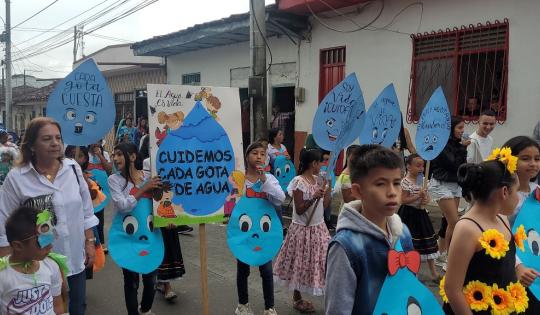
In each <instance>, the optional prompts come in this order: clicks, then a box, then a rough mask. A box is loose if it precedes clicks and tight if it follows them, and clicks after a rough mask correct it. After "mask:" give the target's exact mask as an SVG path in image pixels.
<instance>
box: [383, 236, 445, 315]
mask: <svg viewBox="0 0 540 315" xmlns="http://www.w3.org/2000/svg"><path fill="white" fill-rule="evenodd" d="M419 269H420V254H418V252H414V251H411V252H404V251H403V249H402V246H401V242H400V241H398V242H397V243H396V248H395V250H390V251H389V252H388V271H389V274H388V275H387V276H386V279H385V280H384V283H383V286H382V288H381V291H380V292H379V297H378V299H377V304H376V305H375V310H374V311H373V314H374V315H421V314H423V315H443V314H444V312H443V310H442V308H441V306H440V304H439V302H438V301H437V299H436V298H435V296H434V295H433V293H431V291H430V290H429V289H428V288H427V287H426V286H424V284H422V282H420V280H418V278H417V277H416V273H417V272H418V270H419Z"/></svg>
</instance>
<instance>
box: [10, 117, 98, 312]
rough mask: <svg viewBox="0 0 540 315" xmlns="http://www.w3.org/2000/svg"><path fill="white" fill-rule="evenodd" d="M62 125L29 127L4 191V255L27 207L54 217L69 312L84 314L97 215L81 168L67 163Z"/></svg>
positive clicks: (46, 121) (48, 122) (40, 122)
mask: <svg viewBox="0 0 540 315" xmlns="http://www.w3.org/2000/svg"><path fill="white" fill-rule="evenodd" d="M63 154H64V145H63V141H62V135H61V130H60V125H59V124H58V123H57V122H56V121H54V120H52V119H50V118H46V117H39V118H35V119H33V120H32V121H31V122H30V124H29V125H28V127H27V129H26V133H25V135H24V138H23V141H22V144H21V158H20V161H18V163H17V166H16V167H14V168H13V169H12V170H11V171H10V172H9V174H8V176H7V177H6V180H5V181H4V185H3V186H2V188H1V190H0V256H5V255H7V254H9V252H10V249H9V244H8V242H7V239H6V231H5V227H4V225H5V222H6V219H7V217H8V216H9V215H10V213H11V212H12V211H13V210H15V209H16V208H17V207H19V206H21V205H26V206H32V207H35V208H37V209H39V210H43V209H49V210H50V211H51V212H53V213H54V219H53V224H54V225H55V231H56V233H55V234H56V239H55V241H54V243H53V251H54V252H56V253H60V254H63V255H65V256H67V258H68V267H69V274H68V275H67V278H68V285H69V290H70V291H69V313H70V314H72V315H79V314H84V312H85V304H86V303H85V295H86V276H85V270H84V269H85V267H86V266H92V265H93V264H94V256H95V247H94V243H95V237H94V233H93V231H92V228H93V227H94V226H96V225H97V224H98V219H97V218H96V217H95V216H94V210H93V207H92V200H91V198H90V193H89V191H88V186H87V184H86V181H85V180H84V178H83V175H82V171H81V168H80V167H79V165H78V164H77V163H76V162H75V161H73V160H71V159H64V158H63Z"/></svg>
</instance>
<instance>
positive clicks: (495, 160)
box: [441, 148, 528, 315]
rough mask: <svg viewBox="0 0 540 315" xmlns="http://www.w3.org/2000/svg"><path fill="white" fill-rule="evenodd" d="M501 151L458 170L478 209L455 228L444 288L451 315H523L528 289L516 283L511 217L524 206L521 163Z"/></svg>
mask: <svg viewBox="0 0 540 315" xmlns="http://www.w3.org/2000/svg"><path fill="white" fill-rule="evenodd" d="M501 151H502V150H500V149H499V151H498V152H496V154H495V155H494V156H493V157H492V159H491V160H488V161H485V162H482V163H480V164H465V165H462V166H461V167H460V168H459V169H458V174H457V175H458V183H459V185H460V186H461V188H462V190H463V195H464V196H466V197H469V198H471V199H472V200H474V205H473V207H472V208H471V209H470V210H469V211H468V212H467V214H465V215H464V216H463V217H462V218H461V219H460V220H459V221H458V223H457V224H456V228H455V230H454V234H453V238H452V241H451V243H450V249H449V255H448V269H447V273H446V276H445V279H444V285H443V286H442V288H441V291H442V295H443V296H444V297H445V300H446V301H448V302H446V303H445V305H444V311H445V313H446V314H460V315H461V314H493V315H507V314H515V313H517V312H519V313H521V312H523V311H524V310H525V309H526V308H527V301H528V299H527V295H526V293H525V288H524V287H523V286H522V285H521V284H519V282H518V281H517V278H516V272H515V269H514V266H515V252H516V246H515V244H514V242H513V241H510V240H512V239H513V237H512V232H511V230H510V227H509V223H508V220H507V219H506V217H505V216H506V215H509V214H512V212H513V211H514V209H515V207H516V205H517V202H518V200H519V197H518V194H517V189H518V184H519V181H518V179H517V176H516V175H514V172H515V164H516V163H517V158H516V157H514V156H512V155H511V152H510V149H506V148H504V151H502V152H501Z"/></svg>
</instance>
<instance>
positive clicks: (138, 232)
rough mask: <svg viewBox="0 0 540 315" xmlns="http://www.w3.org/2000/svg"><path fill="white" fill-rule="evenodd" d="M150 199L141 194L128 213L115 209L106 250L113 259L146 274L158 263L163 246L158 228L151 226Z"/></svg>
mask: <svg viewBox="0 0 540 315" xmlns="http://www.w3.org/2000/svg"><path fill="white" fill-rule="evenodd" d="M152 220H153V216H152V200H151V199H148V198H141V199H139V201H138V202H137V206H136V207H135V208H134V209H133V210H132V211H131V212H128V213H121V212H118V213H116V216H115V217H114V219H113V222H112V225H111V229H110V230H109V251H110V254H111V257H112V259H113V260H114V262H115V263H116V264H117V265H118V266H120V267H122V268H126V269H128V270H131V271H133V272H137V273H142V274H147V273H150V272H152V271H154V270H156V269H157V267H159V265H161V262H162V261H163V255H164V253H165V248H164V246H163V237H162V236H161V230H160V229H154V226H153V223H152Z"/></svg>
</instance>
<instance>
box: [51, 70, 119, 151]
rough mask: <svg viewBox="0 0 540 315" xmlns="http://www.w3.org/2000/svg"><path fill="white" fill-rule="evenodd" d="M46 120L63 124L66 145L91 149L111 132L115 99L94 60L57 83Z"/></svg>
mask: <svg viewBox="0 0 540 315" xmlns="http://www.w3.org/2000/svg"><path fill="white" fill-rule="evenodd" d="M47 116H49V117H51V118H53V119H54V120H56V121H57V122H58V123H59V124H60V127H61V128H62V137H63V140H64V143H65V144H70V145H90V144H92V143H96V142H98V141H99V140H101V139H103V138H104V137H105V135H106V134H107V133H108V132H109V130H111V128H112V127H113V123H114V120H115V116H116V107H115V105H114V99H113V95H112V93H111V91H110V89H109V87H108V86H107V81H106V80H105V78H104V77H103V75H102V74H101V72H100V71H99V69H98V67H97V66H96V64H95V62H94V60H93V59H88V60H86V61H85V62H83V63H82V64H80V65H79V66H78V67H77V68H75V70H73V71H72V72H71V73H70V74H68V75H67V76H66V77H65V78H64V79H62V80H61V81H60V82H58V84H57V85H56V87H55V89H54V90H53V91H52V93H51V94H50V95H49V100H48V102H47Z"/></svg>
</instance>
